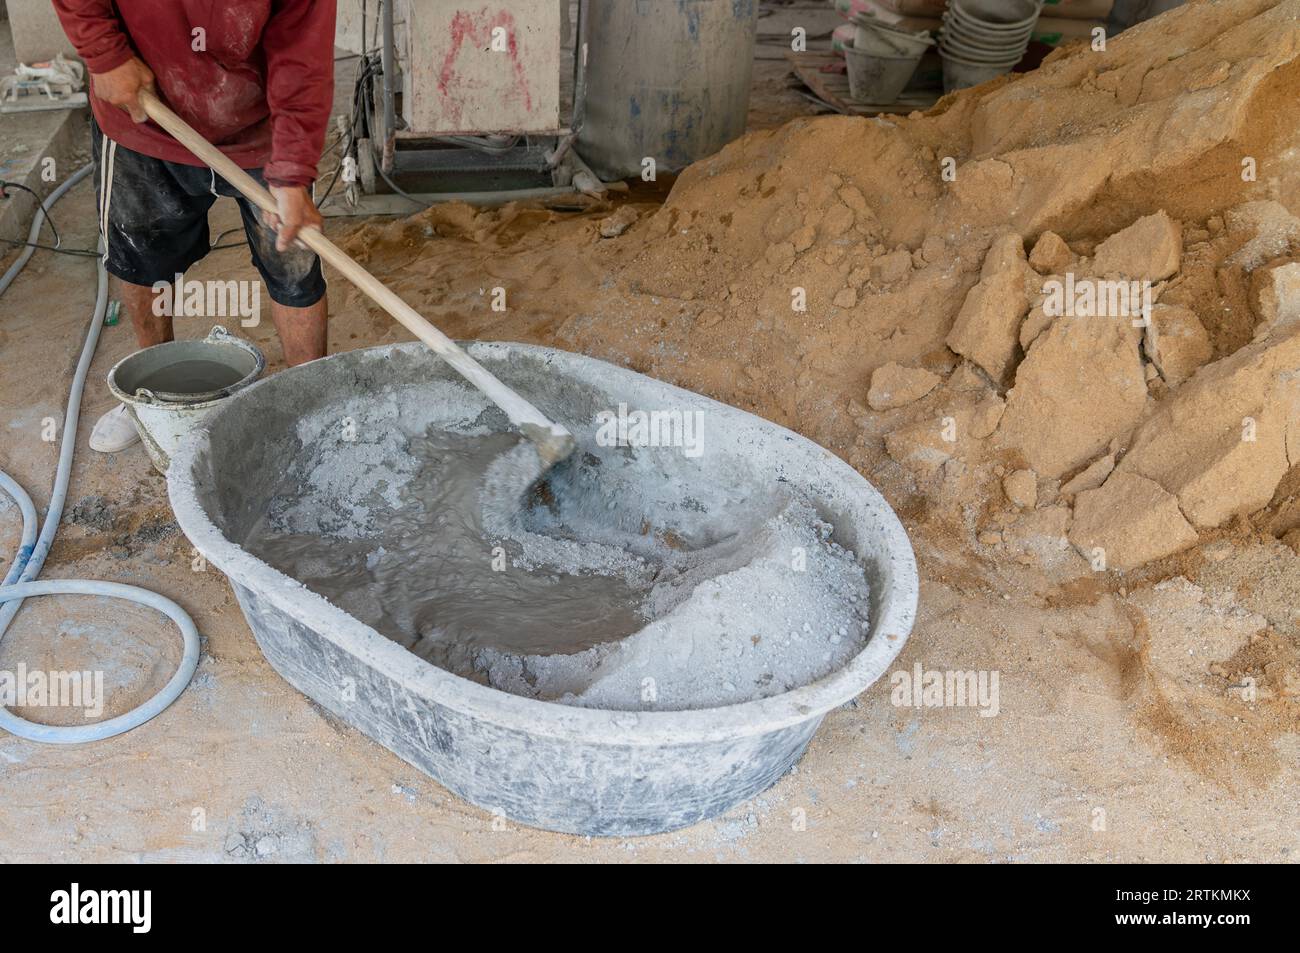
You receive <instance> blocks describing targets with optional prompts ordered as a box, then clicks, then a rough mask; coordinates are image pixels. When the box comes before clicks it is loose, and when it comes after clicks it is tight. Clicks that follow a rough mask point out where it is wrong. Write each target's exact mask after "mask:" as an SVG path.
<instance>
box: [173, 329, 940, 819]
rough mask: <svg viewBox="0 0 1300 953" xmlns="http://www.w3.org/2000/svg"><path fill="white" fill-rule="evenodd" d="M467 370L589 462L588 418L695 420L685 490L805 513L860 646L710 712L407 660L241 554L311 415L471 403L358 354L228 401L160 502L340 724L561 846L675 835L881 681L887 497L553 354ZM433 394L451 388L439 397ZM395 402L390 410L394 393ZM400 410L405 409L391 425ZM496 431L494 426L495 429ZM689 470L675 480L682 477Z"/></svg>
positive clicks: (499, 351)
mask: <svg viewBox="0 0 1300 953" xmlns="http://www.w3.org/2000/svg"><path fill="white" fill-rule="evenodd" d="M468 349H469V351H470V353H471V354H472V355H473V356H474V357H475V358H476V359H478V360H479V361H481V362H482V363H483V364H484V365H485V366H486V367H487V368H488V369H489V370H491V371H492V372H494V373H495V374H497V375H498V376H499V377H500V378H502V379H503V380H504V381H505V382H506V383H508V384H509V385H511V386H512V387H514V388H516V389H517V390H518V391H519V392H520V393H522V394H523V395H524V396H525V397H527V398H529V399H530V400H532V401H534V402H535V403H536V405H537V406H539V407H542V408H545V409H546V410H547V411H548V412H550V413H551V414H553V415H554V416H555V417H557V418H558V419H560V420H561V421H563V422H564V423H566V424H568V425H569V426H570V427H571V428H572V429H573V431H574V434H575V436H576V437H577V438H578V440H579V444H580V449H579V452H580V453H582V452H584V451H586V452H603V453H611V452H620V451H621V450H622V449H623V448H612V449H611V448H604V447H599V448H598V447H596V445H595V443H596V439H595V429H596V422H595V421H594V419H593V418H594V414H595V412H596V411H597V410H599V409H601V408H617V407H618V405H619V403H620V402H623V403H626V404H628V405H629V406H632V407H638V406H639V407H644V408H676V409H681V410H682V411H684V412H689V411H693V410H700V411H703V412H704V413H705V414H706V415H707V417H706V418H705V419H707V438H708V441H709V442H708V452H707V453H706V454H704V455H703V457H702V458H701V459H700V460H698V461H695V462H694V463H693V464H692V465H694V466H697V467H698V470H697V475H698V476H699V478H700V479H707V478H708V475H709V474H710V473H715V472H716V473H725V472H727V470H728V468H730V469H731V472H733V473H734V472H736V471H735V469H734V468H735V467H737V466H741V467H745V468H752V471H753V474H752V475H753V476H755V477H756V478H757V479H759V480H762V481H766V480H771V481H784V482H785V483H787V484H789V485H791V486H793V487H795V488H797V489H799V490H802V491H803V492H805V493H806V494H807V495H808V496H809V497H810V498H812V499H814V500H816V501H817V506H818V509H819V511H820V513H821V515H822V517H823V519H825V520H827V521H828V522H830V523H831V524H832V525H833V526H834V527H835V531H834V533H835V536H834V538H835V539H836V541H837V542H839V543H840V544H841V545H843V546H845V547H847V548H848V549H850V550H851V551H853V552H854V553H855V554H856V556H857V557H858V559H859V561H860V563H861V565H862V566H863V567H864V570H865V574H866V577H867V580H868V583H869V585H870V587H871V616H870V619H869V639H868V641H867V643H866V645H865V647H864V648H863V649H862V650H861V651H860V652H859V653H858V654H857V655H855V656H852V657H851V658H850V660H849V661H848V663H847V664H846V665H844V666H843V667H842V668H840V669H838V670H836V671H834V672H832V673H831V674H830V675H828V676H827V677H825V678H823V679H821V680H819V681H816V682H813V683H811V684H807V685H803V686H801V687H798V688H795V689H794V690H792V691H788V692H786V693H784V694H779V695H775V696H772V697H768V698H763V699H758V700H754V701H748V702H745V703H742V704H736V705H729V706H726V707H720V708H710V709H700V710H685V711H605V710H599V709H592V708H582V707H577V706H573V705H567V704H561V703H558V702H548V701H538V700H535V699H531V698H525V697H522V696H517V695H512V694H508V693H505V692H501V691H498V690H496V689H494V688H490V687H487V686H485V685H481V684H478V683H476V682H473V681H470V680H468V679H465V678H461V677H458V676H456V675H453V674H451V673H449V672H447V671H444V670H442V669H440V668H437V667H435V666H433V665H431V664H429V663H428V662H426V661H424V660H423V659H421V658H419V657H417V656H415V655H413V654H412V653H410V652H408V651H407V650H406V649H405V648H403V647H402V646H400V645H399V644H397V643H396V642H393V641H391V640H389V639H388V638H386V637H384V636H383V635H381V634H380V633H379V632H376V631H375V630H374V629H372V628H370V627H369V626H367V625H364V624H362V623H361V622H359V621H358V620H357V619H355V618H353V617H352V616H350V615H348V614H347V613H346V612H344V611H343V610H341V609H339V608H337V607H336V606H334V605H332V604H331V603H330V602H328V601H327V600H325V599H324V598H322V597H321V596H319V595H317V594H316V593H313V592H312V591H310V590H308V589H307V588H305V587H304V586H303V585H302V584H301V583H299V582H297V581H295V580H294V579H291V578H289V577H288V576H286V575H284V574H283V573H281V572H279V571H278V570H276V569H274V568H272V567H271V566H269V565H267V564H266V563H265V562H263V561H261V560H260V559H258V558H256V557H254V556H253V555H251V554H250V553H249V552H247V551H245V550H244V549H243V548H242V547H241V546H240V545H239V543H240V542H241V541H243V540H244V539H246V538H247V534H248V532H249V529H250V527H251V526H252V525H253V523H254V522H255V521H256V520H257V519H258V518H259V517H260V515H261V514H262V513H263V512H264V511H265V509H266V508H267V505H268V501H269V499H270V498H271V496H272V494H273V493H274V492H275V488H276V486H277V481H278V479H279V477H280V475H281V474H282V473H283V470H284V462H285V461H286V460H288V459H291V458H292V455H293V454H295V453H297V452H299V451H300V450H301V444H300V442H299V437H298V430H297V424H298V421H299V418H300V417H301V416H302V415H303V414H304V413H306V412H309V411H316V410H320V409H321V408H331V412H332V408H333V407H334V406H335V405H337V406H339V407H340V414H342V412H343V411H342V409H341V408H342V402H343V401H345V400H348V399H355V398H356V397H357V396H358V395H370V394H374V395H380V394H383V395H385V400H386V401H387V402H388V403H389V404H391V405H393V406H397V407H399V408H400V407H401V406H403V402H404V401H405V402H407V404H406V406H411V407H414V406H416V405H417V404H421V405H422V406H428V397H427V388H429V387H430V383H431V382H442V383H441V384H440V385H439V386H442V387H444V388H445V387H446V386H448V385H447V383H446V382H452V383H453V384H454V385H455V386H457V387H463V388H464V389H466V390H468V389H469V385H468V384H464V383H463V382H462V381H461V380H460V378H459V377H457V376H456V375H455V373H454V372H453V371H452V370H451V369H450V368H449V367H447V365H445V364H444V363H443V362H442V361H441V360H439V359H438V358H437V357H436V356H434V355H433V354H432V353H430V352H429V351H428V350H427V349H425V348H424V346H423V345H420V344H405V345H392V346H388V347H380V348H371V349H368V350H361V351H352V352H349V353H345V354H340V355H337V356H334V357H330V358H326V359H324V360H320V361H314V362H312V363H309V364H306V365H303V366H301V367H297V368H293V369H290V370H287V371H283V372H281V373H279V374H276V375H275V376H273V377H271V378H269V379H267V380H264V381H261V382H259V383H258V384H256V385H254V386H253V387H250V388H249V389H247V390H246V391H244V392H242V393H241V394H239V395H237V396H235V397H233V398H231V399H230V400H228V401H225V402H223V404H222V406H221V407H219V408H218V409H217V410H215V411H214V412H213V414H212V415H211V416H210V417H208V418H207V419H206V420H205V421H204V424H203V426H202V427H201V428H200V429H199V430H198V431H196V432H195V433H194V435H193V436H192V437H191V439H189V440H188V441H186V443H184V444H183V445H182V446H181V448H180V450H179V451H178V452H177V454H176V457H175V458H174V461H173V465H172V467H171V470H170V472H169V474H168V481H167V482H168V490H169V493H170V496H171V502H172V506H173V508H174V509H175V512H176V517H177V520H178V522H179V523H180V526H181V529H182V530H183V531H184V532H185V535H186V536H187V537H189V539H190V540H191V541H192V542H193V544H194V545H195V546H196V547H197V548H198V550H199V551H200V552H201V553H203V555H204V556H206V557H207V559H208V560H210V561H211V562H212V563H213V564H214V565H215V566H217V567H218V568H220V569H221V570H222V571H223V572H224V573H225V574H226V575H227V576H228V577H229V579H230V583H231V585H232V587H233V588H234V591H235V595H236V596H237V598H238V600H239V604H240V606H241V607H242V609H243V612H244V616H245V618H246V619H247V620H248V625H249V628H250V629H251V630H252V632H253V635H254V637H255V638H256V640H257V643H258V645H259V646H260V647H261V649H262V652H263V653H264V654H265V656H266V658H267V660H268V661H269V662H270V663H271V665H272V666H273V667H274V668H275V670H276V671H277V672H278V673H279V674H280V675H281V676H283V677H284V679H285V680H286V681H288V682H289V684H290V685H292V686H293V687H295V688H296V689H298V690H299V691H301V692H303V693H304V694H306V695H307V696H309V697H310V698H312V699H313V700H315V701H316V702H318V703H319V704H320V705H322V706H323V707H325V708H326V709H328V710H329V711H331V712H333V713H334V714H335V715H337V716H338V717H339V718H341V719H342V720H343V721H345V722H347V723H348V724H350V725H352V726H354V727H355V728H356V729H357V730H359V731H361V732H362V733H364V734H365V735H368V736H369V737H370V738H372V739H374V740H375V741H377V742H379V743H380V744H382V745H384V746H385V747H386V748H388V749H390V750H391V751H393V752H394V753H396V754H397V755H399V756H400V757H402V758H403V759H405V760H406V761H408V762H410V763H411V764H412V765H414V766H416V767H417V768H420V769H421V770H423V771H425V772H427V773H428V774H429V775H431V776H432V777H433V778H435V779H436V780H437V781H439V782H440V783H441V784H443V785H444V786H446V787H447V788H448V789H449V790H451V791H452V792H454V793H455V794H457V795H459V796H460V797H462V798H464V799H466V800H468V801H471V802H472V803H474V804H476V805H479V806H480V807H483V808H485V809H486V810H488V811H492V812H494V813H497V814H501V815H504V816H505V817H508V818H511V819H514V820H516V821H519V822H520V823H523V824H527V825H531V826H534V827H540V828H546V829H549V830H555V831H564V832H569V833H574V834H587V835H633V834H649V833H655V832H659V831H667V830H672V829H674V828H679V827H683V826H686V825H689V824H692V823H695V822H697V821H699V820H702V819H704V818H708V817H712V816H714V815H717V814H720V813H722V812H724V811H726V810H727V809H728V808H730V807H732V806H734V805H735V804H737V803H739V802H741V801H743V800H746V799H747V798H750V797H752V796H754V795H755V794H757V793H759V792H760V791H762V790H764V789H765V788H767V787H768V786H769V785H771V784H773V783H774V782H775V781H776V780H777V779H778V778H780V777H781V775H782V774H784V773H785V772H786V771H787V770H789V768H790V766H791V765H793V764H794V763H795V762H796V761H798V759H799V758H800V756H801V755H802V754H803V752H804V749H805V748H806V747H807V745H808V742H809V740H810V739H811V738H812V736H813V733H814V732H815V731H816V730H817V726H818V725H819V724H820V723H821V720H822V718H823V717H824V716H825V715H826V713H827V712H828V711H830V710H831V709H833V708H835V707H837V706H839V705H842V704H844V703H846V702H848V701H850V700H851V699H853V698H854V697H855V696H857V695H858V694H859V693H860V692H862V691H863V690H864V689H866V688H867V687H868V686H869V685H871V684H872V683H873V682H875V681H876V679H878V678H879V677H880V676H881V675H882V674H883V673H884V672H885V671H886V669H887V668H888V666H889V665H890V663H891V662H892V661H893V659H894V658H895V657H896V656H897V655H898V653H899V651H900V650H901V649H902V647H903V644H904V643H905V641H906V640H907V636H908V634H909V632H910V630H911V627H912V622H913V619H914V618H915V612H916V600H917V572H916V563H915V559H914V557H913V554H912V549H911V546H910V544H909V542H908V539H907V536H906V534H905V532H904V530H903V527H902V525H901V524H900V523H899V521H898V518H897V517H896V516H895V515H894V513H893V512H892V511H891V509H890V508H889V506H888V504H887V503H886V502H885V500H884V499H883V498H882V497H881V496H880V494H879V493H877V492H876V490H875V489H874V488H872V487H871V485H870V484H868V483H867V481H866V480H864V479H863V478H862V477H861V476H860V475H859V474H858V473H857V472H856V471H854V470H853V469H852V468H851V467H849V466H848V465H847V464H846V463H844V462H843V461H841V460H840V459H839V458H837V457H836V456H834V455H833V454H831V453H830V452H828V451H827V450H825V449H823V448H821V447H819V446H817V445H816V444H814V443H812V442H811V441H808V440H806V439H804V438H803V437H800V436H798V435H797V434H794V433H791V432H790V431H788V430H785V429H783V428H781V427H778V426H776V425H775V424H772V423H769V422H767V421H765V420H762V419H760V418H758V417H755V416H753V415H751V414H747V413H745V412H743V411H740V410H737V409H735V408H733V407H728V406H726V405H723V404H719V403H717V402H716V401H712V400H709V399H707V398H705V397H701V396H699V395H697V394H693V393H690V392H689V391H685V390H682V389H680V388H677V387H672V386H670V385H668V384H664V383H662V382H659V381H656V380H652V379H651V378H648V377H645V376H643V375H641V374H636V373H634V372H632V371H628V370H624V369H622V368H618V367H614V366H612V365H609V364H606V363H604V362H601V361H598V360H595V359H592V358H588V357H583V356H581V355H576V354H569V353H566V352H563V351H557V350H553V349H549V348H542V347H534V346H526V345H519V344H492V343H476V344H471V345H468ZM444 393H445V391H444ZM394 395H395V396H394ZM398 412H399V413H400V412H401V411H400V410H399V411H398ZM502 420H503V421H504V418H502ZM682 465H683V466H684V465H686V464H684V463H683V464H682Z"/></svg>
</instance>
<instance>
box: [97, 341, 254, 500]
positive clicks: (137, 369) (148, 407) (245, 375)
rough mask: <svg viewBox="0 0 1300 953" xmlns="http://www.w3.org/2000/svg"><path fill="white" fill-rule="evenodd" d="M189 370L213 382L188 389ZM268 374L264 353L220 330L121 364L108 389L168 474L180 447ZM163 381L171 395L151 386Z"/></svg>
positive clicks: (151, 455) (198, 382)
mask: <svg viewBox="0 0 1300 953" xmlns="http://www.w3.org/2000/svg"><path fill="white" fill-rule="evenodd" d="M200 362H202V363H201V364H200ZM187 364H188V365H192V366H195V367H199V366H202V367H204V368H205V370H206V371H208V372H209V373H211V374H212V375H213V376H212V377H211V378H209V379H207V380H206V381H205V380H204V379H202V378H195V379H194V381H193V382H192V384H190V383H188V382H186V381H185V380H184V374H185V370H186V366H187ZM265 369H266V358H265V357H264V356H263V355H262V352H261V351H259V350H258V349H257V348H256V347H254V346H253V345H252V344H250V343H249V342H248V341H245V340H244V339H242V338H238V337H235V335H233V334H231V333H230V332H229V331H227V330H226V329H225V328H223V327H221V326H219V325H218V326H217V327H214V328H213V329H212V331H211V332H210V333H209V334H208V336H207V337H206V338H203V339H201V340H189V341H168V342H167V343H166V344H156V345H154V346H153V347H147V348H145V349H144V350H142V351H136V352H135V353H134V354H132V355H130V356H129V357H125V358H123V359H122V360H120V361H118V362H117V363H116V364H115V365H113V369H112V370H111V371H109V372H108V389H109V390H110V391H112V392H113V396H114V397H116V398H117V399H118V400H120V401H121V402H122V403H123V404H124V405H125V406H126V409H127V411H128V413H130V415H131V419H132V420H133V421H134V422H135V429H136V431H137V432H139V434H140V439H141V441H143V442H144V446H145V450H147V451H148V453H149V459H150V460H152V461H153V465H154V467H155V468H156V469H157V470H158V472H159V473H163V474H165V473H166V472H167V468H168V467H169V466H171V458H172V455H173V454H174V453H175V452H176V448H177V447H179V446H180V443H181V441H182V440H183V439H184V438H185V437H186V436H188V435H189V433H190V432H191V431H192V430H194V429H195V428H196V427H198V425H199V424H200V423H201V422H202V421H203V418H204V417H206V416H207V415H208V414H209V413H210V412H211V411H212V410H213V409H214V408H215V407H216V406H217V405H218V404H219V403H221V402H222V401H223V400H225V399H226V398H227V397H229V396H230V395H231V394H235V393H238V392H239V391H241V390H243V389H244V388H245V387H247V386H248V385H249V384H252V383H253V382H254V381H255V380H257V379H258V378H259V377H261V376H262V371H264V370H265ZM169 378H170V380H169ZM160 380H162V381H168V383H167V385H166V387H167V389H160V388H159V387H157V386H150V385H151V383H152V382H154V381H160Z"/></svg>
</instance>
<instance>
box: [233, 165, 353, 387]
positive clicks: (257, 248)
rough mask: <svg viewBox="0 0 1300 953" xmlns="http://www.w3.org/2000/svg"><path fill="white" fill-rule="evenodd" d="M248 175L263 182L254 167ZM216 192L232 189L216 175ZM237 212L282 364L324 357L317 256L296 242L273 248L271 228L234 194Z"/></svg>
mask: <svg viewBox="0 0 1300 953" xmlns="http://www.w3.org/2000/svg"><path fill="white" fill-rule="evenodd" d="M249 175H251V176H253V178H254V179H256V180H257V181H258V182H262V181H263V180H262V176H261V174H260V172H259V170H256V169H250V170H249ZM217 191H218V192H220V193H221V194H222V195H229V194H231V193H232V192H234V189H233V188H232V187H231V186H230V185H229V183H227V182H225V181H224V180H220V179H219V180H218V184H217ZM235 194H236V195H237V193H235ZM239 213H240V215H241V216H242V217H243V219H244V234H245V235H247V236H248V248H249V251H250V252H251V253H252V258H253V265H254V266H255V267H256V268H257V270H258V272H259V273H260V274H261V276H262V282H263V284H265V285H266V292H267V296H268V297H270V299H271V319H272V320H273V321H274V322H275V330H276V333H277V334H279V335H280V346H281V347H282V348H283V349H284V360H285V363H286V364H288V365H290V366H291V367H292V366H293V365H295V364H303V363H306V362H307V361H314V360H316V358H318V357H324V356H325V341H326V331H327V329H328V323H329V322H328V308H327V305H326V299H325V277H324V275H322V273H321V267H320V259H319V258H317V257H316V253H315V252H313V251H310V250H309V249H307V248H303V247H302V246H300V245H294V246H293V247H291V248H288V249H286V250H285V251H276V248H275V231H274V230H273V229H272V228H271V227H270V226H268V225H267V224H266V222H265V221H263V220H262V215H261V212H260V211H259V210H258V209H257V208H256V207H254V206H253V204H252V203H251V202H249V201H248V200H247V199H244V198H239Z"/></svg>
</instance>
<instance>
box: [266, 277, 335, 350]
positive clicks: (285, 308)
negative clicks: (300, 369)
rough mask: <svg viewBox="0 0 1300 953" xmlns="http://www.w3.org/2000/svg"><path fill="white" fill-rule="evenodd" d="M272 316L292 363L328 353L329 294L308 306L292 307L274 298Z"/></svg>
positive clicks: (281, 343) (282, 345)
mask: <svg viewBox="0 0 1300 953" xmlns="http://www.w3.org/2000/svg"><path fill="white" fill-rule="evenodd" d="M271 319H272V320H273V321H275V330H276V333H277V334H279V335H280V345H281V347H283V348H284V360H285V363H286V364H288V365H289V366H290V367H292V366H294V365H295V364H305V363H306V362H307V361H314V360H316V358H318V357H324V356H325V334H326V331H327V330H328V321H329V319H328V313H327V308H326V303H325V296H324V295H322V296H321V299H320V300H319V301H317V302H316V303H315V304H309V305H307V307H305V308H292V307H290V306H289V305H287V304H280V303H279V302H278V301H277V302H272V304H271Z"/></svg>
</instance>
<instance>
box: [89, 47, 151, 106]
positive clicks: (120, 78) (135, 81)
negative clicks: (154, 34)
mask: <svg viewBox="0 0 1300 953" xmlns="http://www.w3.org/2000/svg"><path fill="white" fill-rule="evenodd" d="M90 81H91V88H92V89H93V90H94V91H95V95H96V96H98V97H99V98H100V99H102V100H103V101H104V102H106V103H108V104H109V105H110V106H117V107H118V108H119V109H125V110H126V111H127V112H129V113H130V114H131V118H132V119H134V120H135V121H136V122H145V121H146V120H147V119H148V118H149V117H148V116H147V115H145V111H144V107H143V106H141V105H140V90H142V89H147V90H150V91H151V92H152V91H153V70H151V69H149V67H147V66H145V65H144V61H143V60H141V59H140V58H139V57H137V56H133V57H131V58H130V59H129V60H127V61H126V62H125V63H123V64H122V65H121V66H118V67H115V68H114V69H111V70H109V71H108V72H107V73H93V74H92V75H91V77H90Z"/></svg>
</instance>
